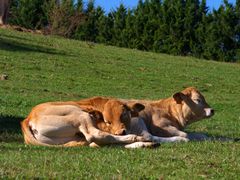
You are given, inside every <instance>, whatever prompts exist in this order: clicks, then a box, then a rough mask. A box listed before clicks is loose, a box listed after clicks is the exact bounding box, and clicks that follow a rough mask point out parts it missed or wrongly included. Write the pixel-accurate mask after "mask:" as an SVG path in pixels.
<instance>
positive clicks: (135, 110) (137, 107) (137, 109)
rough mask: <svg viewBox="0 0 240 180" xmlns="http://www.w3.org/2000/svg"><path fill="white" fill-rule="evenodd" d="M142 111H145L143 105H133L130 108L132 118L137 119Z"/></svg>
mask: <svg viewBox="0 0 240 180" xmlns="http://www.w3.org/2000/svg"><path fill="white" fill-rule="evenodd" d="M144 109H145V106H144V105H143V104H140V103H135V104H133V106H132V107H131V115H132V117H137V116H138V113H139V112H140V111H142V110H144Z"/></svg>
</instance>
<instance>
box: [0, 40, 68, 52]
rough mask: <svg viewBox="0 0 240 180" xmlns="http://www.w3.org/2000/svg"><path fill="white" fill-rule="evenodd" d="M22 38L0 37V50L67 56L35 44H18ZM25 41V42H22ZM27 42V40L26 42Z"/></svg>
mask: <svg viewBox="0 0 240 180" xmlns="http://www.w3.org/2000/svg"><path fill="white" fill-rule="evenodd" d="M19 40H22V38H20V37H17V36H10V37H8V36H3V35H1V36H0V49H3V50H6V51H13V52H14V51H15V52H16V51H18V52H38V53H47V54H52V55H64V56H67V54H66V53H64V52H60V51H57V50H56V49H53V48H48V47H43V46H39V45H36V44H28V43H24V42H19ZM24 41H26V40H24ZM28 41H29V40H28Z"/></svg>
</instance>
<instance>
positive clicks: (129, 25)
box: [122, 9, 136, 48]
mask: <svg viewBox="0 0 240 180" xmlns="http://www.w3.org/2000/svg"><path fill="white" fill-rule="evenodd" d="M134 22H135V18H134V16H133V13H132V11H131V10H130V9H128V12H127V17H126V26H125V29H124V30H123V32H122V37H123V44H124V46H125V47H128V48H135V44H134V39H135V38H136V34H135V31H134Z"/></svg>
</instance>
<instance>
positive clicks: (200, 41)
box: [191, 0, 209, 58]
mask: <svg viewBox="0 0 240 180" xmlns="http://www.w3.org/2000/svg"><path fill="white" fill-rule="evenodd" d="M207 13H208V7H207V5H206V0H202V1H201V3H200V6H199V9H198V11H197V22H196V28H195V30H194V42H193V43H194V44H193V45H192V46H191V51H192V54H193V56H195V57H198V58H201V57H202V56H203V52H204V44H205V43H206V38H205V37H206V28H207V26H208V24H209V23H208V22H207V21H208V18H207Z"/></svg>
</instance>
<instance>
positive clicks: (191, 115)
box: [173, 87, 214, 124]
mask: <svg viewBox="0 0 240 180" xmlns="http://www.w3.org/2000/svg"><path fill="white" fill-rule="evenodd" d="M173 98H174V100H175V101H176V103H177V104H181V106H182V107H181V108H182V116H183V118H184V120H185V121H186V124H190V123H192V122H195V121H198V120H201V119H203V118H209V117H211V116H213V115H214V110H213V109H212V108H211V107H210V106H209V105H208V103H207V102H206V100H205V98H204V97H203V95H202V94H201V93H200V92H199V91H198V90H197V89H196V88H194V87H189V88H186V89H184V90H183V91H181V92H178V93H176V94H174V95H173Z"/></svg>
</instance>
